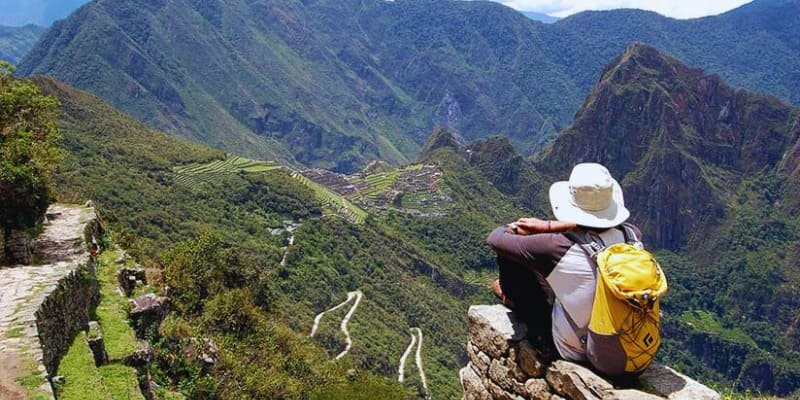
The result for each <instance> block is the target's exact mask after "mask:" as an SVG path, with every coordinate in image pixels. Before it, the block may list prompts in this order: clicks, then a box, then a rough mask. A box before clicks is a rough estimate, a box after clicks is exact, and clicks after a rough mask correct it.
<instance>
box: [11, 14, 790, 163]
mask: <svg viewBox="0 0 800 400" xmlns="http://www.w3.org/2000/svg"><path fill="white" fill-rule="evenodd" d="M798 7H800V2H798V1H797V0H793V1H771V0H757V1H756V2H754V3H751V4H749V5H748V6H746V7H743V8H740V9H737V10H734V11H731V12H728V13H726V14H723V15H721V16H717V17H708V18H701V19H695V20H674V19H670V18H666V17H662V16H659V15H657V14H652V13H643V12H640V11H633V10H619V11H610V12H601V13H591V12H590V13H581V14H578V15H575V16H572V17H569V18H566V19H564V20H561V21H559V22H557V23H555V24H542V23H540V22H537V21H531V20H529V19H527V18H525V17H524V16H523V15H522V14H520V13H518V12H515V11H514V10H511V9H510V8H507V7H504V6H502V5H499V4H497V3H492V2H465V1H445V0H425V1H395V2H386V1H379V0H346V1H338V0H337V1H334V0H318V1H310V2H309V1H302V2H301V1H299V0H290V1H283V0H282V1H275V0H259V1H254V2H245V1H243V0H236V1H224V2H223V1H220V0H214V1H202V2H199V1H192V0H159V1H156V2H153V1H146V2H145V1H139V0H134V1H126V2H118V1H110V0H96V1H94V2H92V3H90V4H88V5H87V6H85V7H83V8H81V9H80V10H79V11H77V12H76V13H75V14H73V15H72V16H71V17H70V18H68V19H67V20H65V21H62V22H60V23H57V24H55V25H54V26H53V27H52V28H51V29H50V30H49V31H48V32H47V34H46V35H45V36H44V37H43V39H42V40H41V41H40V42H39V43H38V44H37V46H36V47H35V48H34V49H33V50H32V51H31V52H30V53H29V56H28V57H27V58H26V59H25V60H24V61H23V62H22V64H21V65H20V69H19V73H20V74H21V75H29V74H34V73H42V74H48V75H52V76H54V77H56V78H58V79H60V80H63V81H66V82H69V83H71V84H73V85H75V86H76V87H79V88H81V89H84V90H88V91H90V92H92V93H95V94H97V95H99V96H100V97H102V98H104V99H105V100H106V101H108V102H109V103H110V104H112V105H113V106H115V107H118V108H119V109H121V110H123V111H125V112H127V113H129V114H130V115H132V116H134V117H135V118H137V119H139V120H141V121H144V122H145V123H147V124H149V125H151V126H154V127H157V128H160V129H162V130H165V131H167V132H171V133H176V134H179V135H181V136H183V137H188V138H192V139H195V140H198V141H202V142H205V143H207V144H210V145H212V146H214V147H218V148H222V149H226V150H229V151H233V152H237V153H240V154H243V155H251V156H255V157H258V158H277V159H282V160H285V161H288V162H299V163H302V164H306V165H313V166H321V167H327V168H332V169H335V170H337V171H341V172H352V171H355V170H358V169H360V167H361V166H363V165H364V164H365V163H366V162H367V161H369V160H372V159H382V160H386V161H389V162H392V163H394V164H400V163H404V162H407V161H409V160H413V159H414V158H415V156H416V154H417V153H418V151H419V149H420V146H421V145H422V144H423V143H424V141H425V138H426V137H427V133H428V132H430V131H431V130H432V128H433V127H435V126H446V127H448V128H450V129H451V130H453V131H455V132H457V133H459V134H460V135H461V136H462V137H464V138H465V139H467V140H474V139H477V138H481V137H488V136H490V135H494V134H498V133H499V134H503V135H506V136H508V137H510V138H511V139H512V142H513V143H514V144H515V145H516V146H517V147H518V148H520V149H521V150H522V152H523V154H529V153H528V152H529V151H530V150H531V149H535V148H538V147H539V146H541V145H542V144H543V143H545V142H546V141H547V140H548V139H549V138H551V137H552V136H553V135H554V133H555V132H557V131H559V130H561V129H562V128H563V127H565V126H567V125H568V124H569V123H570V122H571V120H572V117H573V115H574V113H575V111H576V110H578V109H579V107H580V104H581V101H582V100H583V99H584V97H585V95H586V93H588V92H589V90H590V89H591V86H592V85H593V84H594V82H595V80H596V78H597V76H598V75H599V73H600V72H601V71H602V65H604V64H605V62H606V61H607V60H608V59H610V58H612V57H614V56H616V55H618V54H620V53H621V52H622V51H623V50H624V49H625V48H626V47H627V46H628V45H629V44H630V42H632V41H637V40H638V41H643V42H647V43H651V44H654V45H656V46H657V47H659V48H660V49H662V50H664V51H666V52H667V53H670V54H674V55H676V56H678V57H679V58H681V59H683V60H684V61H686V62H688V63H689V64H691V65H694V66H698V67H703V68H708V69H710V70H712V71H715V72H718V73H719V74H720V75H721V76H723V77H724V78H725V79H727V80H728V81H729V82H730V83H731V84H733V85H736V86H743V87H746V88H749V89H751V90H756V91H760V92H766V93H772V94H774V95H777V96H779V97H782V98H783V99H785V100H789V101H792V102H798V101H799V100H800V98H798V97H797V96H798V95H797V93H800V90H798V88H799V87H800V75H798V74H797V70H796V65H799V64H800V60H799V59H798V57H800V52H798V51H796V50H797V48H798V47H797V46H798V44H797V39H796V35H795V34H794V32H796V31H797V29H796V28H797V24H798V18H800V13H799V12H798ZM765 43H766V44H765Z"/></svg>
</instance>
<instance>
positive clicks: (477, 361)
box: [467, 343, 492, 374]
mask: <svg viewBox="0 0 800 400" xmlns="http://www.w3.org/2000/svg"><path fill="white" fill-rule="evenodd" d="M467 357H469V361H470V362H471V363H472V365H473V366H474V367H475V368H477V369H476V372H478V373H481V374H486V372H487V371H488V370H489V364H490V363H491V362H492V360H491V359H490V358H489V356H487V355H486V353H484V352H482V351H480V350H479V349H478V348H477V347H475V345H473V344H472V343H467Z"/></svg>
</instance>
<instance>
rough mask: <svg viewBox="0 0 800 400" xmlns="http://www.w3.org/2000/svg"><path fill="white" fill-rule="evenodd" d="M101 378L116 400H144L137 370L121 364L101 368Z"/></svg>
mask: <svg viewBox="0 0 800 400" xmlns="http://www.w3.org/2000/svg"><path fill="white" fill-rule="evenodd" d="M100 378H101V381H102V383H103V386H105V388H106V390H107V391H108V394H109V395H110V396H111V398H112V399H114V400H144V396H142V392H141V391H140V390H139V381H138V379H137V378H136V369H135V368H132V367H128V366H125V365H121V364H109V365H104V366H102V367H100Z"/></svg>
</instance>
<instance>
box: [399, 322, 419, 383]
mask: <svg viewBox="0 0 800 400" xmlns="http://www.w3.org/2000/svg"><path fill="white" fill-rule="evenodd" d="M415 344H417V335H415V334H414V333H411V343H409V344H408V347H406V351H405V352H403V355H402V356H401V357H400V365H399V366H398V367H397V370H398V371H399V375H398V377H397V381H398V382H400V383H403V381H405V380H406V358H408V355H409V354H411V350H413V349H414V345H415Z"/></svg>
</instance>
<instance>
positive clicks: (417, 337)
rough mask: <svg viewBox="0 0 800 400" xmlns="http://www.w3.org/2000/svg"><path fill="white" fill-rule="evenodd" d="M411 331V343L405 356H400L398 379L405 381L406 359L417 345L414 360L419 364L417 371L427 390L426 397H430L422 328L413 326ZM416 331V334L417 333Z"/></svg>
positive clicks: (401, 381) (423, 386)
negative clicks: (424, 359) (423, 364)
mask: <svg viewBox="0 0 800 400" xmlns="http://www.w3.org/2000/svg"><path fill="white" fill-rule="evenodd" d="M409 331H410V332H411V343H409V345H408V347H407V348H406V351H405V352H404V353H403V356H402V357H400V365H399V366H398V368H397V369H398V371H399V372H400V373H399V376H398V378H397V380H398V381H399V382H400V383H403V381H404V380H405V368H406V359H407V358H408V356H409V354H411V349H413V348H414V346H416V347H417V351H416V353H415V354H414V361H415V362H416V364H417V371H419V379H420V381H422V388H423V389H424V391H425V398H426V399H427V398H430V395H429V393H428V380H427V378H426V377H425V370H424V369H423V368H422V329H419V328H411V329H409ZM415 332H416V334H415Z"/></svg>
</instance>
